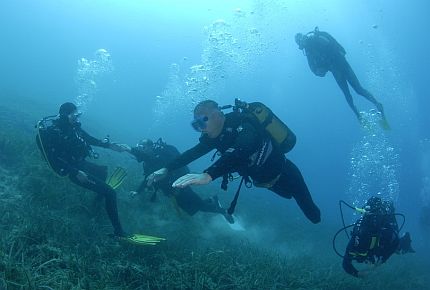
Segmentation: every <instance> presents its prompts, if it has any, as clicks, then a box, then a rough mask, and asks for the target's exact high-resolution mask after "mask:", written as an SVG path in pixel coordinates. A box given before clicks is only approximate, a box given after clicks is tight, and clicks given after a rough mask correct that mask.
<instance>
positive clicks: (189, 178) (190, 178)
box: [172, 173, 212, 188]
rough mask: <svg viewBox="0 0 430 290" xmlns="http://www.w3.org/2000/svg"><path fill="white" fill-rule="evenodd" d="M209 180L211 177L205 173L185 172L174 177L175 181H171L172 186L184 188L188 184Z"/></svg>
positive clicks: (200, 183)
mask: <svg viewBox="0 0 430 290" xmlns="http://www.w3.org/2000/svg"><path fill="white" fill-rule="evenodd" d="M211 181H212V177H211V176H210V175H209V174H207V173H200V174H186V175H184V176H182V177H179V178H178V179H176V181H175V182H173V184H172V187H179V188H184V187H186V186H189V185H202V184H208V183H209V182H211Z"/></svg>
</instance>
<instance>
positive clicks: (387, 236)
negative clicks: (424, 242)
mask: <svg viewBox="0 0 430 290" xmlns="http://www.w3.org/2000/svg"><path fill="white" fill-rule="evenodd" d="M364 210H365V213H364V215H363V216H362V217H361V218H360V219H359V220H358V221H357V222H355V224H354V227H353V230H352V233H351V238H350V240H349V243H348V246H347V247H346V250H345V255H344V257H343V263H342V266H343V268H344V270H345V272H347V273H348V274H350V275H352V276H355V277H363V276H365V275H366V274H367V273H366V271H358V270H357V269H356V268H355V267H354V266H353V264H352V261H356V262H358V263H363V262H364V263H370V264H374V265H379V264H382V263H385V262H386V261H387V260H388V258H389V257H390V256H391V255H392V254H394V253H395V252H397V253H398V254H405V253H414V252H415V251H414V250H413V249H412V247H411V242H412V240H411V236H410V234H409V233H408V232H407V233H405V234H404V235H403V236H402V237H401V238H400V237H399V227H398V224H397V221H396V218H395V215H394V206H393V204H392V202H388V201H382V200H381V199H380V198H379V197H371V198H370V199H369V200H368V201H367V202H366V205H365V207H364Z"/></svg>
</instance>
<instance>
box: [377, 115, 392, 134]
mask: <svg viewBox="0 0 430 290" xmlns="http://www.w3.org/2000/svg"><path fill="white" fill-rule="evenodd" d="M379 125H381V127H382V129H384V130H386V131H388V130H391V127H390V124H388V121H387V119H385V117H383V118H382V119H381V120H380V121H379Z"/></svg>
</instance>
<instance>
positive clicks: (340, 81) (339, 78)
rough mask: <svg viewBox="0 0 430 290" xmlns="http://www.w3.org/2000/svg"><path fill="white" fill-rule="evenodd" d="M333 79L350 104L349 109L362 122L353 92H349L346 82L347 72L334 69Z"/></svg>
mask: <svg viewBox="0 0 430 290" xmlns="http://www.w3.org/2000/svg"><path fill="white" fill-rule="evenodd" d="M331 72H332V74H333V77H334V79H335V80H336V82H337V85H338V86H339V88H340V89H341V90H342V93H343V95H344V96H345V99H346V101H347V102H348V105H349V107H350V108H351V109H352V111H353V112H354V114H355V115H356V116H357V118H358V119H359V120H360V118H361V117H360V113H359V112H358V110H357V108H356V107H355V105H354V100H353V99H352V95H351V92H350V91H349V87H348V82H347V80H346V76H345V72H344V71H343V70H342V69H333V70H332V71H331Z"/></svg>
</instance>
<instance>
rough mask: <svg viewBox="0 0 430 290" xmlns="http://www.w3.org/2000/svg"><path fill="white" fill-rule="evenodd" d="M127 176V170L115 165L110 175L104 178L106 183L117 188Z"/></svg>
mask: <svg viewBox="0 0 430 290" xmlns="http://www.w3.org/2000/svg"><path fill="white" fill-rule="evenodd" d="M126 176H127V171H126V170H125V169H124V168H122V167H117V168H115V170H114V171H113V173H112V175H111V176H110V177H109V178H108V179H107V180H106V184H107V185H109V186H110V187H112V188H113V189H117V188H118V187H119V186H120V185H121V183H122V182H123V181H124V179H125V177H126Z"/></svg>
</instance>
